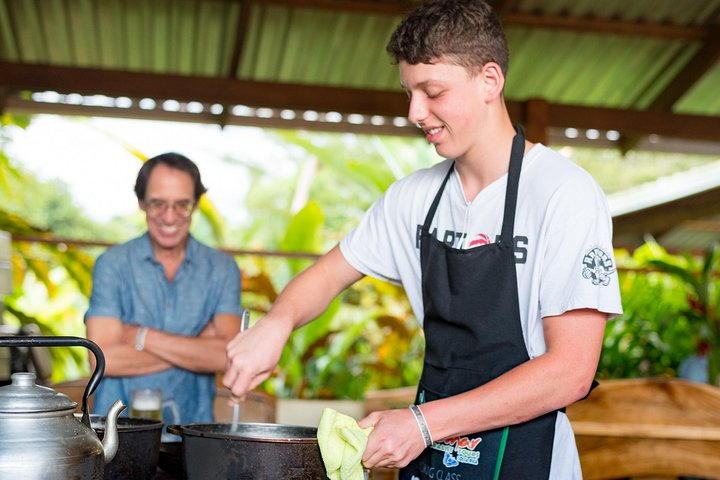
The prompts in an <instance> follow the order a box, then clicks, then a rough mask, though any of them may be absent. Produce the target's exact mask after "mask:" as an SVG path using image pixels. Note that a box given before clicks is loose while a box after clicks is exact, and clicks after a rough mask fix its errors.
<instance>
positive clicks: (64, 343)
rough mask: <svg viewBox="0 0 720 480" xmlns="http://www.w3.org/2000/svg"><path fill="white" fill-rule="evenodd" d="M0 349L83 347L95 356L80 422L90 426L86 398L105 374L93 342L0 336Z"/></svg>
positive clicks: (76, 338) (99, 353)
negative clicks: (93, 368) (93, 369)
mask: <svg viewBox="0 0 720 480" xmlns="http://www.w3.org/2000/svg"><path fill="white" fill-rule="evenodd" d="M0 347H85V348H87V349H88V350H90V351H91V352H92V353H93V355H95V371H93V373H92V375H91V376H90V380H89V381H88V383H87V385H85V392H84V393H83V399H82V422H83V423H84V424H86V425H87V426H88V427H89V426H90V414H89V412H88V405H87V402H88V398H90V395H92V394H93V392H94V391H95V389H96V388H97V386H98V385H99V384H100V380H102V377H103V374H104V373H105V355H104V354H103V352H102V350H100V347H98V345H97V344H96V343H95V342H92V341H90V340H88V339H87V338H82V337H45V336H39V335H38V336H0Z"/></svg>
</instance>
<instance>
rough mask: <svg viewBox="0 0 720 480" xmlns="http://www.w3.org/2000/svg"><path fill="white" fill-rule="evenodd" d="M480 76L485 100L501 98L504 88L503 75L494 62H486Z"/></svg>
mask: <svg viewBox="0 0 720 480" xmlns="http://www.w3.org/2000/svg"><path fill="white" fill-rule="evenodd" d="M480 76H481V77H482V80H483V88H484V89H485V100H486V101H491V100H494V99H495V98H498V97H500V96H502V92H503V88H504V87H505V75H503V72H502V68H500V65H498V64H497V63H495V62H488V63H486V64H485V65H483V68H482V71H481V72H480Z"/></svg>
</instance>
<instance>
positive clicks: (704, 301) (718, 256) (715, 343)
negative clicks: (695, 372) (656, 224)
mask: <svg viewBox="0 0 720 480" xmlns="http://www.w3.org/2000/svg"><path fill="white" fill-rule="evenodd" d="M649 246H650V247H651V248H650V250H651V255H654V256H653V257H650V258H648V259H647V265H648V266H650V267H653V268H657V269H659V270H660V271H662V272H666V273H668V274H669V275H671V276H672V277H673V278H675V279H677V280H678V281H679V282H681V286H682V291H683V292H684V293H685V294H686V296H687V307H686V308H684V309H683V311H682V314H683V316H684V318H686V319H687V321H688V322H689V323H690V324H692V325H693V326H694V329H695V330H696V337H695V338H696V341H697V343H698V344H700V343H701V342H702V343H703V344H706V345H707V346H708V351H707V357H708V383H710V384H712V385H717V386H720V316H719V313H720V312H718V308H719V307H720V281H719V277H718V273H720V246H718V245H714V246H712V247H711V248H710V249H708V251H707V252H706V253H705V254H704V255H703V256H702V257H697V256H695V255H691V254H685V255H669V254H668V253H667V252H665V251H664V250H663V249H662V248H661V247H660V246H659V245H656V244H649Z"/></svg>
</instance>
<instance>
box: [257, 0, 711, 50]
mask: <svg viewBox="0 0 720 480" xmlns="http://www.w3.org/2000/svg"><path fill="white" fill-rule="evenodd" d="M252 1H253V3H256V4H270V5H286V6H288V7H294V8H316V9H322V10H336V11H347V12H358V13H368V14H386V15H403V14H405V13H407V12H408V11H409V10H410V9H412V8H413V7H415V6H417V5H418V4H419V3H420V1H418V0H395V1H392V0H252ZM506 2H508V3H507V4H506ZM491 3H492V4H494V5H495V8H496V11H498V12H499V13H500V15H501V18H502V22H503V25H504V26H506V27H532V28H549V29H555V30H570V31H579V32H583V33H587V32H597V33H603V34H607V33H614V34H618V35H632V36H642V37H656V38H668V39H676V40H689V41H693V40H694V41H702V40H704V39H706V38H707V37H708V36H710V35H711V33H712V31H711V29H710V28H707V27H703V26H697V25H691V26H685V25H669V24H664V23H655V22H631V21H622V20H614V19H604V18H599V17H572V16H569V15H547V14H543V13H524V12H518V11H516V10H515V9H514V2H513V1H509V0H505V1H496V2H492V1H491Z"/></svg>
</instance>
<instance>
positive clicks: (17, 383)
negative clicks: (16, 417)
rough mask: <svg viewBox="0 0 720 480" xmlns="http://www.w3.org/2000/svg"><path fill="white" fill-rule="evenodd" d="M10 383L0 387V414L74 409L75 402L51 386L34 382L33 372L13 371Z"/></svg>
mask: <svg viewBox="0 0 720 480" xmlns="http://www.w3.org/2000/svg"><path fill="white" fill-rule="evenodd" d="M10 378H11V379H12V383H11V384H10V385H6V386H4V387H1V388H0V414H2V413H39V412H55V411H60V410H74V409H75V407H77V403H76V402H73V401H72V400H70V398H68V396H67V395H64V394H62V393H59V392H56V391H55V390H53V389H52V388H49V387H43V386H42V385H36V384H35V374H34V373H30V372H18V373H13V374H12V375H11V377H10Z"/></svg>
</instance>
